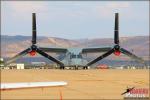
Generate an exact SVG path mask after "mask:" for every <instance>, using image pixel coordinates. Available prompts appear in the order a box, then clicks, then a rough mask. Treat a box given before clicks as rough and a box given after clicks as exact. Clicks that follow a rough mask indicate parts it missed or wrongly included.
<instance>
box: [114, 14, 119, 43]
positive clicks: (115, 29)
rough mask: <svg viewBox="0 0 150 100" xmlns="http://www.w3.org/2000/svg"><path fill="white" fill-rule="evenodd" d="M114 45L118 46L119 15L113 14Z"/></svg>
mask: <svg viewBox="0 0 150 100" xmlns="http://www.w3.org/2000/svg"><path fill="white" fill-rule="evenodd" d="M114 43H115V44H119V14H118V13H115V28H114Z"/></svg>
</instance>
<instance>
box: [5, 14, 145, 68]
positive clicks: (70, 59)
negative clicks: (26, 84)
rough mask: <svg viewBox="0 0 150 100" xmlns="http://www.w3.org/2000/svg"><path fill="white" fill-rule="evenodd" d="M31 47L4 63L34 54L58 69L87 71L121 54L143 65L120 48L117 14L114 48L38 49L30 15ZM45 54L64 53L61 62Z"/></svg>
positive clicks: (131, 54) (116, 16)
mask: <svg viewBox="0 0 150 100" xmlns="http://www.w3.org/2000/svg"><path fill="white" fill-rule="evenodd" d="M31 43H32V45H31V46H30V47H29V48H27V49H25V50H24V51H22V52H20V53H19V54H17V55H16V56H14V57H12V58H11V59H9V60H8V61H7V62H6V65H7V64H10V63H11V62H13V61H15V60H16V59H18V58H20V57H22V56H24V55H26V54H30V56H35V54H36V53H39V54H40V55H42V56H44V57H46V58H48V59H49V60H51V61H53V62H55V63H57V64H58V65H60V69H64V68H65V67H66V66H68V67H74V68H75V69H78V67H83V69H88V66H90V65H92V64H94V63H96V62H98V61H99V60H102V59H103V58H105V57H107V56H109V55H111V54H112V53H114V54H115V55H116V56H119V55H120V54H121V53H123V54H125V55H127V56H129V57H131V58H133V59H135V60H137V61H139V62H141V63H144V60H142V59H141V58H140V57H137V56H136V55H134V54H133V53H131V52H129V51H127V50H126V49H124V48H121V46H120V45H119V14H118V13H115V27H114V46H113V47H100V48H99V47H96V48H45V47H38V46H37V45H36V14H35V13H32V41H31ZM46 52H54V53H64V54H65V56H64V57H63V60H59V59H56V58H55V57H52V56H51V55H49V54H48V53H46ZM92 52H94V53H98V52H105V53H104V54H102V55H100V56H99V57H97V58H96V59H94V60H92V61H90V62H88V61H87V60H85V59H83V54H85V53H92Z"/></svg>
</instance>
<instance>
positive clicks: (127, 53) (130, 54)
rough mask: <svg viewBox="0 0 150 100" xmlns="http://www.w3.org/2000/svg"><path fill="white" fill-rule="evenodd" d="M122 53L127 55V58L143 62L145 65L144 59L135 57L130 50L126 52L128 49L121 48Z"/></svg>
mask: <svg viewBox="0 0 150 100" xmlns="http://www.w3.org/2000/svg"><path fill="white" fill-rule="evenodd" d="M120 51H121V52H122V53H123V54H125V55H127V56H129V57H131V58H133V59H135V60H137V61H139V62H141V63H144V60H143V59H142V58H140V57H137V56H136V55H134V54H133V53H131V52H129V51H128V50H126V49H124V48H120Z"/></svg>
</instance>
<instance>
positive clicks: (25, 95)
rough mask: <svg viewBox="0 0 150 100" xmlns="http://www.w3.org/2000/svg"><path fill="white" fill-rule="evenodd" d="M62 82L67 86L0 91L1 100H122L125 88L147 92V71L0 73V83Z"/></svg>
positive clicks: (32, 71) (14, 71) (106, 70)
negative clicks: (144, 89)
mask: <svg viewBox="0 0 150 100" xmlns="http://www.w3.org/2000/svg"><path fill="white" fill-rule="evenodd" d="M33 81H34V82H44V81H45V82H48V81H66V82H67V83H68V85H67V86H60V87H46V88H32V89H19V90H8V91H1V99H58V100H60V99H62V100H65V99H123V95H121V93H123V92H124V91H125V90H126V88H127V86H128V87H132V86H134V87H135V88H149V70H146V69H141V70H131V69H130V70H127V69H126V70H119V69H118V70H117V69H103V70H100V69H92V70H52V69H34V70H33V69H30V70H29V69H28V70H27V69H26V70H1V82H5V83H12V82H33Z"/></svg>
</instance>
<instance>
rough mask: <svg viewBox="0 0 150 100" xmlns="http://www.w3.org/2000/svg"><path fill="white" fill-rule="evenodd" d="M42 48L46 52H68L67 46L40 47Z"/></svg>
mask: <svg viewBox="0 0 150 100" xmlns="http://www.w3.org/2000/svg"><path fill="white" fill-rule="evenodd" d="M39 49H40V50H42V51H44V52H52V53H66V52H67V49H66V48H45V47H39Z"/></svg>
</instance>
